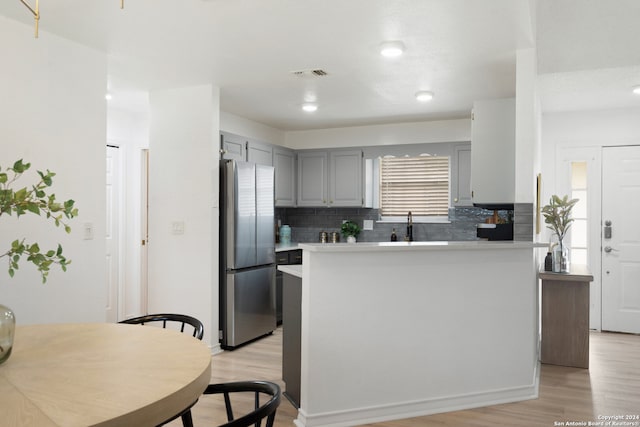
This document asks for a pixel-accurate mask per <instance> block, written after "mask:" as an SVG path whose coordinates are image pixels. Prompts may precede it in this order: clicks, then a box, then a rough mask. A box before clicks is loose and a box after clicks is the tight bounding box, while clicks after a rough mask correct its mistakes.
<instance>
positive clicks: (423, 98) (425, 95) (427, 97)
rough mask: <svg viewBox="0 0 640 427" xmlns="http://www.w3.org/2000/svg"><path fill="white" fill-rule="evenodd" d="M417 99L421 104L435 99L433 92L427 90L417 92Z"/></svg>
mask: <svg viewBox="0 0 640 427" xmlns="http://www.w3.org/2000/svg"><path fill="white" fill-rule="evenodd" d="M416 99H417V100H418V101H420V102H427V101H431V100H432V99H433V92H429V91H427V90H421V91H420V92H416Z"/></svg>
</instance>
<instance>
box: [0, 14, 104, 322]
mask: <svg viewBox="0 0 640 427" xmlns="http://www.w3.org/2000/svg"><path fill="white" fill-rule="evenodd" d="M0 52H1V55H2V58H3V60H2V67H0V93H1V94H2V96H0V166H2V168H3V170H4V169H5V168H6V167H8V166H11V165H12V164H13V162H14V161H15V160H17V159H19V158H23V159H24V160H25V161H28V162H31V164H32V170H31V171H29V172H30V173H29V174H28V177H24V180H21V181H20V183H21V184H22V185H28V184H29V183H30V182H32V180H31V178H32V177H34V176H37V175H35V170H37V169H40V170H46V169H50V170H51V171H53V172H55V173H56V174H57V175H56V176H55V178H54V185H53V187H52V190H53V192H54V193H55V194H56V195H57V199H58V200H66V199H69V198H72V199H74V200H75V201H76V205H77V207H78V209H79V216H78V217H77V218H76V219H73V220H71V221H70V225H71V227H72V232H71V234H70V235H67V234H66V233H65V232H64V230H63V229H60V228H55V227H54V226H53V224H52V223H51V222H50V221H47V220H46V219H45V218H39V217H36V216H34V215H30V216H29V217H27V216H24V217H21V218H20V219H19V220H15V218H8V217H6V215H3V216H2V220H1V221H0V246H1V247H0V252H4V248H5V247H6V246H7V245H9V244H10V242H11V241H12V240H14V239H19V238H23V237H25V238H26V239H27V241H37V242H39V243H40V246H41V247H43V248H47V249H49V248H55V247H56V244H57V243H58V242H59V243H61V244H62V246H63V248H64V253H65V255H66V256H67V257H68V258H70V259H72V263H71V265H70V266H69V268H68V271H67V272H66V273H63V272H62V271H60V270H59V269H56V268H53V269H52V271H51V273H50V275H49V279H48V281H47V283H46V284H44V285H43V284H42V283H41V279H40V277H39V274H38V273H37V271H36V269H35V268H33V267H32V266H31V265H28V264H26V263H25V262H23V263H22V264H21V266H20V269H19V271H18V272H17V273H16V276H15V277H14V278H13V279H11V278H9V275H8V274H7V272H6V269H7V264H6V259H4V258H2V259H0V302H2V303H3V304H5V305H7V306H9V307H11V308H12V309H13V310H14V311H15V313H16V318H17V322H18V323H19V324H33V323H53V322H86V321H104V320H105V306H106V291H105V256H106V251H105V239H104V235H105V220H106V219H105V173H106V169H105V144H106V105H105V99H104V94H105V91H106V84H107V75H106V70H107V63H106V57H105V55H104V54H102V53H99V52H96V51H93V50H91V49H88V48H86V47H83V46H80V45H78V44H75V43H71V42H69V41H67V40H65V39H61V38H59V37H56V36H53V35H51V34H48V33H47V32H46V31H41V32H40V38H39V39H34V38H33V28H32V26H31V25H22V24H18V23H16V22H14V21H11V20H8V19H5V18H2V17H0ZM86 222H90V223H92V224H93V227H94V236H95V237H94V239H93V240H83V232H82V231H83V226H82V225H83V223H86Z"/></svg>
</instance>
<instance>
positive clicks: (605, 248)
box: [604, 246, 620, 253]
mask: <svg viewBox="0 0 640 427" xmlns="http://www.w3.org/2000/svg"><path fill="white" fill-rule="evenodd" d="M604 251H605V252H606V253H609V252H611V251H613V252H620V251H619V250H617V249H614V248H612V247H611V246H605V247H604Z"/></svg>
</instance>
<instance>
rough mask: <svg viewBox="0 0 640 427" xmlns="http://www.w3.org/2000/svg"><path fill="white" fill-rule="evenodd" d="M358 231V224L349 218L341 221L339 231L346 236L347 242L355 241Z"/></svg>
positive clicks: (359, 229)
mask: <svg viewBox="0 0 640 427" xmlns="http://www.w3.org/2000/svg"><path fill="white" fill-rule="evenodd" d="M360 231H361V228H360V226H359V225H358V224H356V223H355V222H353V221H351V220H347V221H345V222H343V223H342V225H341V226H340V232H341V233H342V235H343V236H346V238H347V243H355V242H356V238H357V237H358V234H360Z"/></svg>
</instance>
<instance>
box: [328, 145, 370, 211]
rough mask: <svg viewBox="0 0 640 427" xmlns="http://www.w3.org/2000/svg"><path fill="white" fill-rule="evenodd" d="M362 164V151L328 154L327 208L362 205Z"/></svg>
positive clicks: (331, 152)
mask: <svg viewBox="0 0 640 427" xmlns="http://www.w3.org/2000/svg"><path fill="white" fill-rule="evenodd" d="M362 163H363V159H362V150H350V151H330V152H329V175H328V178H329V179H328V189H329V206H336V207H339V206H362V205H363V203H364V197H363V195H362V193H363V184H362V179H363V172H362Z"/></svg>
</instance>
